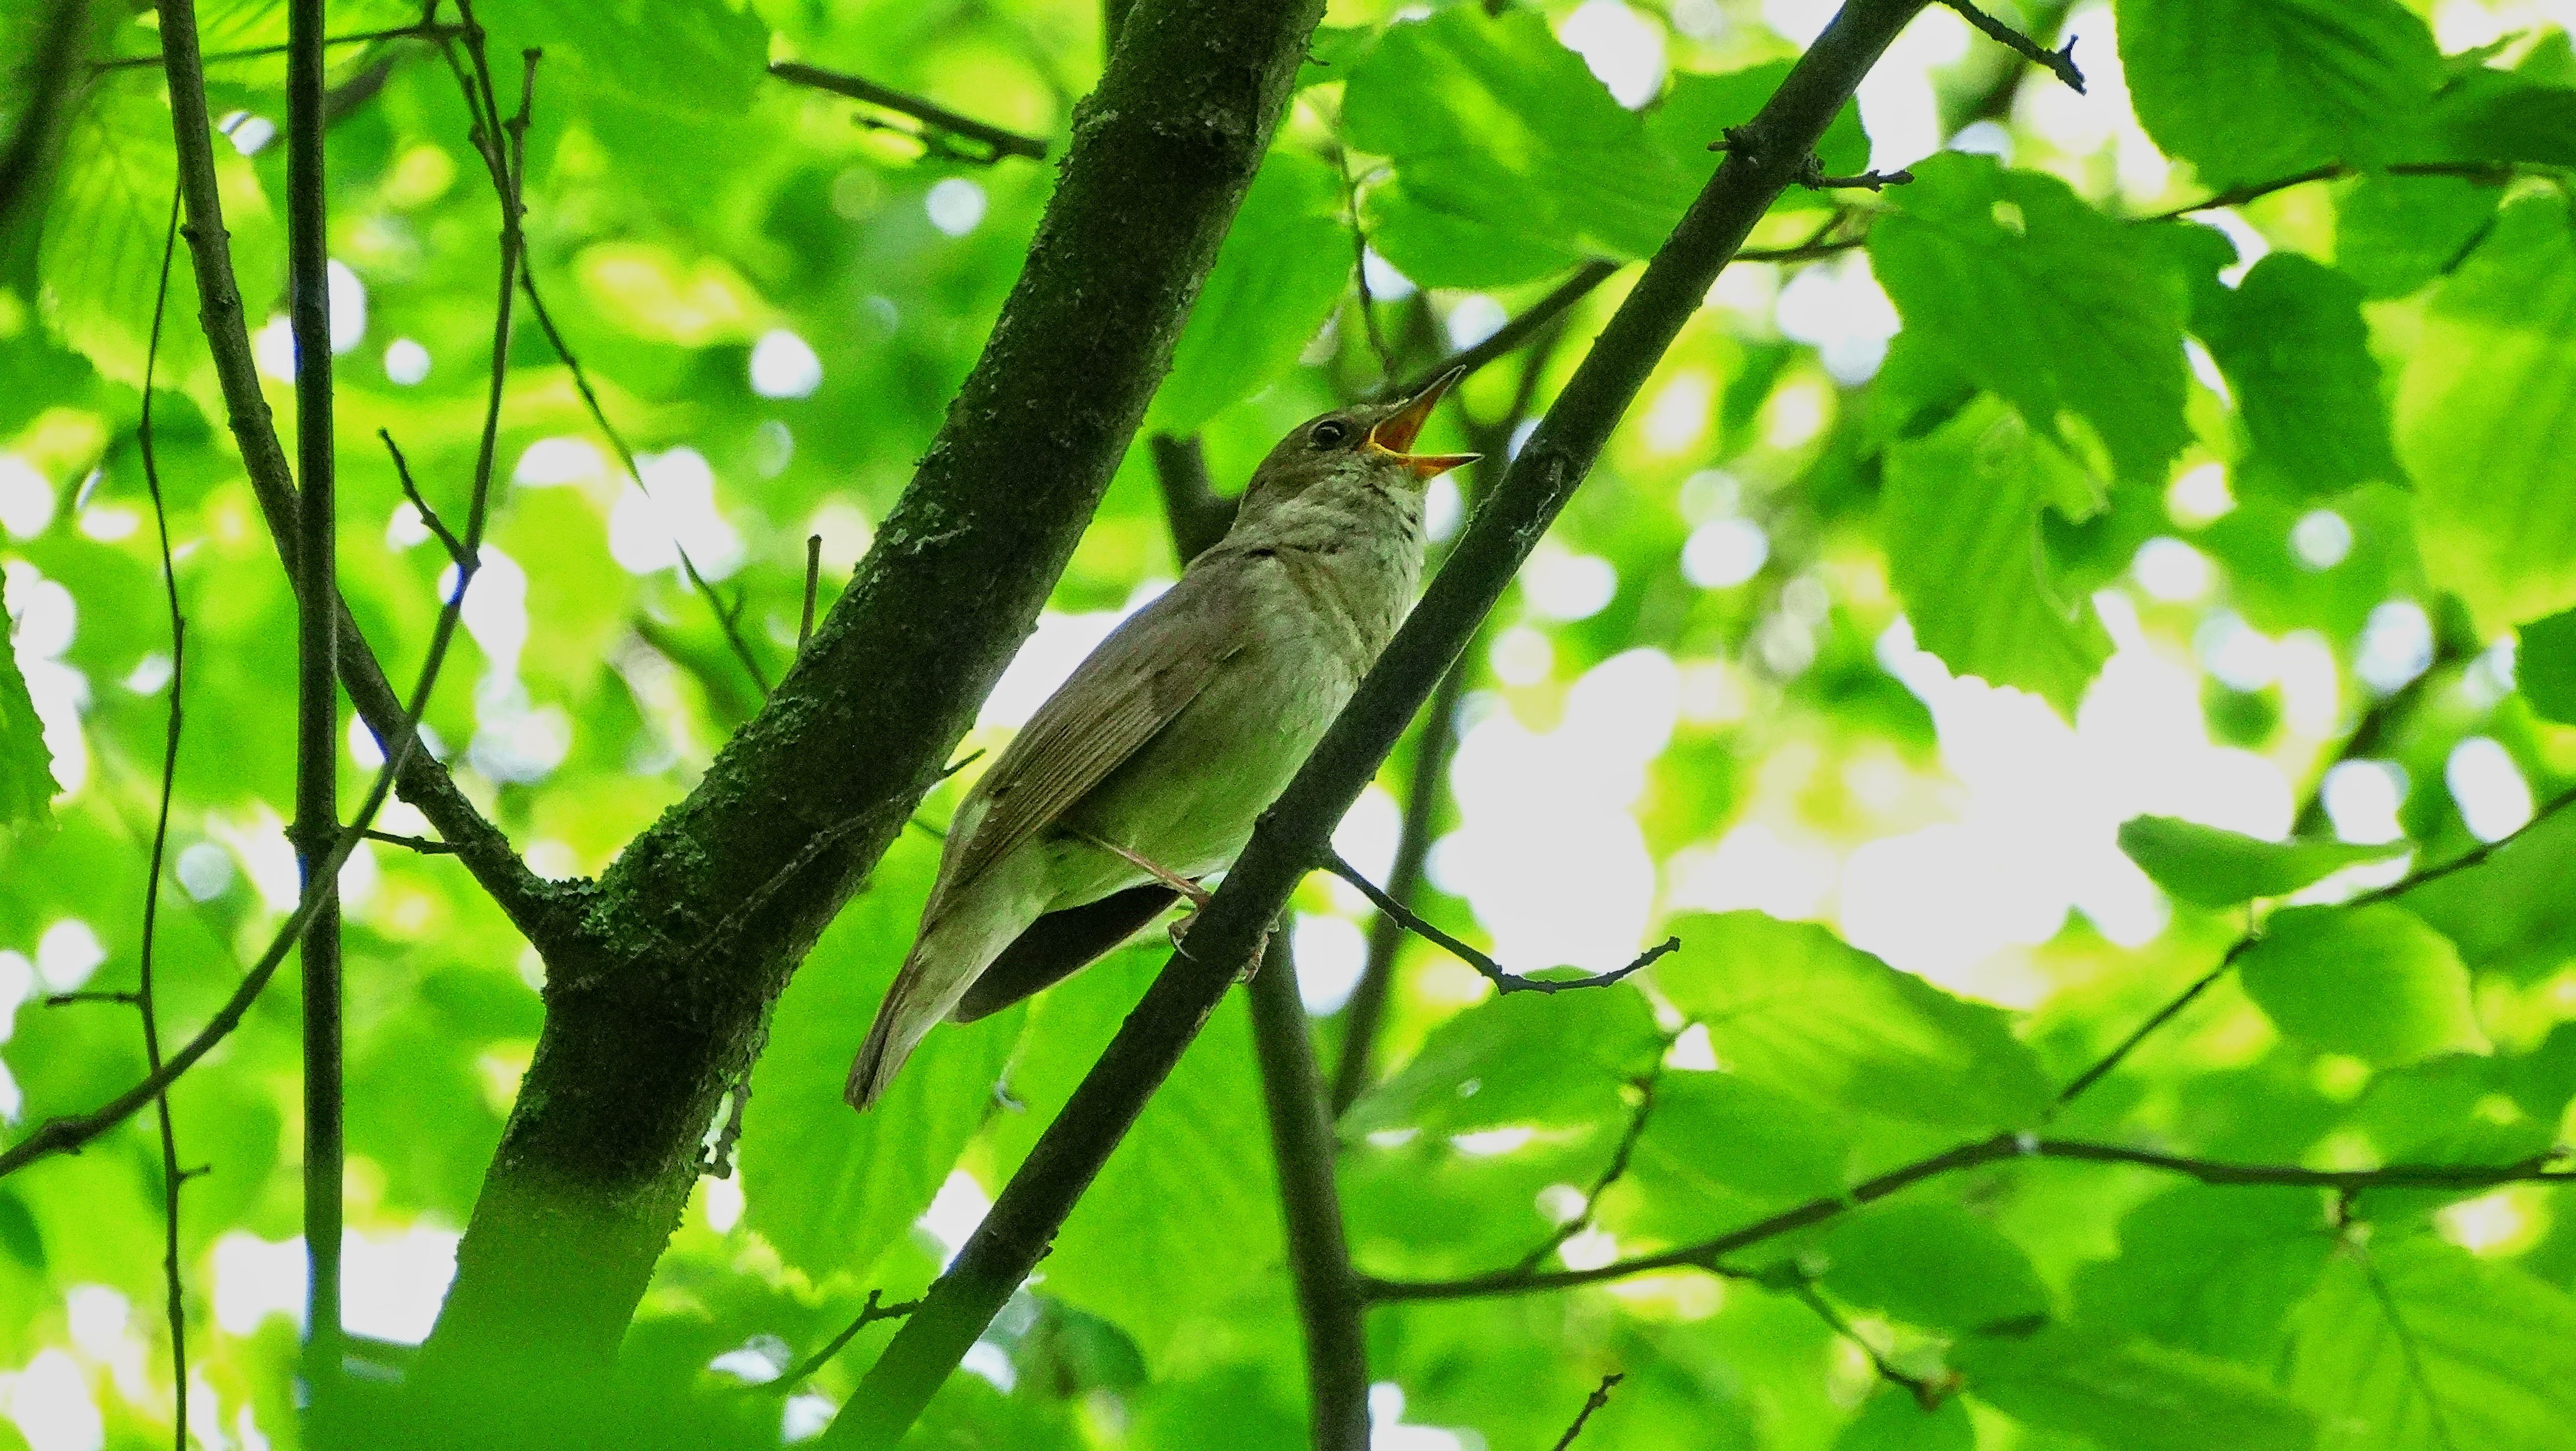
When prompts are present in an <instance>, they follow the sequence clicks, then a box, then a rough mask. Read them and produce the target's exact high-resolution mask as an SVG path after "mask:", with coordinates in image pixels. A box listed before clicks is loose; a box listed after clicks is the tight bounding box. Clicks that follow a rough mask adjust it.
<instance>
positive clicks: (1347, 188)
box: [1333, 146, 1395, 380]
mask: <svg viewBox="0 0 2576 1451" xmlns="http://www.w3.org/2000/svg"><path fill="white" fill-rule="evenodd" d="M1333 172H1334V174H1335V175H1337V176H1339V177H1340V178H1341V179H1342V206H1343V208H1344V209H1345V210H1347V211H1348V212H1349V214H1350V219H1351V277H1352V279H1353V282H1354V285H1355V286H1356V287H1357V289H1358V295H1359V309H1360V327H1361V329H1362V330H1363V331H1364V332H1366V333H1367V334H1368V345H1369V351H1370V352H1372V353H1375V354H1376V355H1377V375H1378V377H1379V378H1380V379H1381V380H1385V379H1391V378H1393V377H1394V376H1395V354H1394V353H1393V352H1392V351H1391V350H1389V349H1388V347H1387V345H1386V334H1385V332H1383V331H1382V330H1380V329H1379V327H1378V325H1377V296H1376V294H1375V293H1374V292H1373V291H1372V290H1371V289H1370V287H1369V277H1368V233H1367V232H1365V231H1362V230H1361V229H1360V189H1359V184H1358V183H1356V182H1354V181H1352V180H1351V158H1350V153H1349V152H1347V151H1344V150H1342V149H1341V148H1340V147H1338V146H1336V147H1334V148H1333Z"/></svg>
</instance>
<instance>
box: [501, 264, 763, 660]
mask: <svg viewBox="0 0 2576 1451" xmlns="http://www.w3.org/2000/svg"><path fill="white" fill-rule="evenodd" d="M519 289H520V290H521V291H522V292H525V293H526V294H527V295H528V306H529V309H530V310H531V311H533V312H535V313H536V315H537V325H538V326H539V327H542V328H544V329H545V332H546V340H547V341H548V342H550V343H552V344H554V349H555V354H556V356H558V357H560V358H562V359H563V360H564V366H565V367H566V368H567V369H569V370H570V371H571V373H572V383H573V387H574V389H575V390H576V391H578V392H579V393H580V394H581V401H582V403H583V405H584V406H586V407H587V408H588V409H589V410H590V419H591V422H593V423H596V424H598V425H599V431H600V432H601V433H603V434H606V435H607V436H608V442H609V444H610V446H611V447H613V448H615V449H616V450H617V457H618V458H619V460H620V461H622V462H623V463H624V464H625V465H626V473H627V476H628V477H629V478H632V479H633V480H635V487H636V488H637V489H638V490H640V491H642V493H643V494H644V496H645V497H646V498H647V499H650V498H651V497H652V495H653V491H652V488H651V486H649V485H647V484H646V483H645V482H644V468H643V465H641V464H639V463H638V462H636V459H635V450H634V449H632V448H629V447H628V446H627V444H626V437H625V435H624V434H621V433H619V432H618V431H617V426H616V425H615V424H612V423H610V422H609V421H608V410H607V409H605V408H603V407H601V406H600V402H599V393H598V391H597V390H596V389H594V388H592V387H591V386H590V374H589V372H588V371H587V370H586V369H584V368H583V367H582V365H581V359H580V358H579V357H577V356H575V355H574V353H573V350H572V346H571V345H570V344H569V343H566V342H565V341H564V335H563V332H562V330H561V329H559V328H557V327H556V326H555V319H554V314H553V313H551V312H549V311H547V310H546V300H545V298H544V297H542V296H540V295H539V294H538V292H537V278H536V274H535V273H534V272H526V273H522V274H521V275H520V277H519ZM671 552H672V553H673V554H675V555H678V556H679V560H680V572H681V573H682V574H683V575H686V576H687V577H688V581H689V587H690V588H691V589H693V590H696V591H697V592H698V594H699V595H701V596H702V597H704V598H705V600H706V602H707V609H708V611H709V612H710V613H712V614H713V615H714V616H715V617H716V628H717V629H719V630H722V631H723V632H724V638H725V644H726V646H727V647H728V648H730V649H731V650H732V651H733V657H734V658H735V659H736V660H739V661H741V662H742V668H743V672H744V673H745V674H747V675H749V676H750V677H751V680H752V683H753V684H754V685H757V686H759V687H760V693H761V695H762V696H764V697H766V696H767V695H768V694H769V692H770V689H771V686H770V683H769V672H767V671H765V670H763V669H761V668H760V661H759V659H758V658H757V657H755V656H754V655H753V654H752V653H751V646H750V644H749V643H748V642H746V641H745V640H744V639H743V637H742V631H741V630H739V629H737V628H735V625H734V621H733V617H732V616H731V615H730V614H728V613H726V611H725V607H724V604H723V602H722V601H720V600H718V599H717V598H716V591H715V586H713V585H711V584H709V583H707V578H706V576H705V575H703V574H700V573H699V572H698V564H697V561H696V560H694V559H691V558H690V557H689V547H688V546H687V545H685V544H683V543H681V542H680V539H679V536H678V535H676V534H675V535H673V536H672V538H671Z"/></svg>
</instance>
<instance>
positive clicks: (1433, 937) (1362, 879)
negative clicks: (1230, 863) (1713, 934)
mask: <svg viewBox="0 0 2576 1451" xmlns="http://www.w3.org/2000/svg"><path fill="white" fill-rule="evenodd" d="M1321 865H1322V867H1323V869H1324V870H1326V871H1328V872H1331V873H1332V874H1333V875H1334V876H1337V877H1339V878H1341V879H1342V880H1343V881H1346V882H1348V883H1350V884H1351V885H1352V886H1354V887H1357V888H1359V889H1360V891H1361V893H1362V894H1363V895H1365V896H1366V897H1367V898H1368V899H1369V900H1370V901H1371V902H1373V903H1375V904H1376V905H1377V909H1378V910H1379V911H1381V912H1383V913H1385V914H1386V915H1387V916H1389V917H1392V918H1394V919H1395V920H1396V921H1398V922H1400V923H1402V924H1404V929H1405V930H1406V931H1408V932H1411V933H1413V934H1414V935H1416V936H1418V937H1422V938H1425V939H1427V940H1429V941H1432V942H1436V943H1439V944H1440V945H1441V946H1442V947H1444V948H1447V949H1448V951H1449V955H1450V956H1452V957H1455V958H1457V959H1458V960H1459V961H1460V962H1463V963H1465V964H1467V965H1468V966H1469V967H1472V968H1474V969H1475V970H1476V971H1478V972H1480V973H1482V974H1484V977H1485V980H1486V981H1487V982H1490V983H1492V984H1493V985H1494V988H1495V990H1496V991H1498V992H1505V993H1567V992H1574V991H1576V990H1577V989H1580V988H1588V987H1608V986H1610V985H1611V984H1612V983H1614V982H1618V981H1620V980H1621V979H1623V978H1625V977H1627V976H1628V975H1629V974H1631V973H1634V972H1639V971H1642V970H1644V969H1645V968H1646V967H1647V966H1649V965H1650V964H1652V963H1653V962H1654V961H1655V960H1656V959H1657V958H1660V957H1663V956H1665V955H1666V954H1668V953H1673V952H1678V951H1680V950H1681V945H1682V940H1681V939H1680V938H1678V937H1667V938H1665V939H1664V940H1663V941H1661V942H1658V943H1656V944H1655V945H1654V946H1652V947H1649V948H1647V949H1646V950H1645V951H1643V952H1640V953H1638V954H1637V955H1636V957H1634V958H1632V959H1631V960H1629V962H1628V963H1627V964H1626V965H1624V966H1621V967H1614V968H1612V969H1610V970H1609V971H1608V972H1596V973H1591V974H1589V975H1587V976H1584V977H1523V976H1521V975H1520V974H1519V973H1516V972H1506V971H1504V970H1503V967H1502V964H1500V963H1498V962H1496V961H1494V960H1493V959H1492V958H1490V957H1487V956H1486V955H1485V954H1483V953H1481V952H1478V951H1477V950H1476V949H1475V948H1472V947H1470V946H1468V945H1467V944H1466V943H1464V942H1461V941H1459V940H1458V939H1457V938H1455V937H1452V936H1450V935H1449V934H1448V933H1446V932H1443V931H1441V930H1440V929H1439V928H1438V927H1435V926H1433V925H1432V924H1431V923H1429V922H1426V921H1424V920H1423V919H1422V918H1421V917H1419V916H1417V915H1415V913H1414V911H1413V909H1412V908H1410V907H1407V906H1405V905H1404V904H1403V903H1402V902H1399V901H1397V900H1395V899H1394V898H1393V897H1390V896H1388V895H1387V894H1386V893H1385V892H1383V891H1381V890H1379V888H1378V885H1377V883H1375V882H1372V881H1370V880H1369V879H1368V878H1367V877H1366V876H1365V875H1363V874H1362V873H1361V871H1360V869H1359V868H1357V867H1355V866H1352V865H1351V864H1350V863H1349V862H1346V861H1344V860H1342V856H1341V853H1339V852H1337V851H1334V850H1333V849H1332V848H1330V847H1326V848H1325V849H1324V852H1323V860H1322V862H1321Z"/></svg>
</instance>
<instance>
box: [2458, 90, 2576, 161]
mask: <svg viewBox="0 0 2576 1451" xmlns="http://www.w3.org/2000/svg"><path fill="white" fill-rule="evenodd" d="M2433 125H2434V128H2435V130H2436V131H2437V133H2438V134H2439V135H2440V137H2441V140H2442V149H2443V150H2444V151H2445V152H2446V153H2447V154H2448V155H2449V156H2451V157H2453V158H2455V159H2457V160H2461V161H2492V162H2537V163H2539V164H2541V165H2543V166H2576V90H2570V89H2568V88H2567V87H2565V86H2555V85H2546V84H2543V83H2540V82H2538V81H2535V80H2533V79H2532V78H2530V77H2528V76H2523V75H2516V74H2513V73H2511V72H2507V71H2499V70H2489V69H2486V68H2484V67H2480V68H2478V69H2476V70H2472V71H2469V72H2467V73H2466V74H2464V75H2461V76H2459V77H2458V78H2457V79H2455V80H2453V81H2452V82H2451V83H2450V84H2449V85H2448V86H2445V87H2444V88H2443V90H2442V96H2441V100H2440V102H2439V103H2438V104H2437V105H2436V106H2435V108H2434V112H2433Z"/></svg>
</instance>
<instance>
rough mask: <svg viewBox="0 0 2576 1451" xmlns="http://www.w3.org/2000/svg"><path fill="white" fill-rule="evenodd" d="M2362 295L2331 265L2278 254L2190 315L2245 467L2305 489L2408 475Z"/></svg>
mask: <svg viewBox="0 0 2576 1451" xmlns="http://www.w3.org/2000/svg"><path fill="white" fill-rule="evenodd" d="M2361 299H2362V291H2361V287H2360V284H2358V283H2356V282H2354V281H2353V280H2352V279H2351V278H2349V277H2346V276H2344V275H2343V274H2342V273H2340V272H2337V271H2335V270H2334V269H2333V268H2331V267H2325V266H2321V265H2319V264H2317V263H2315V262H2312V261H2309V260H2308V259H2307V258H2305V257H2302V256H2300V255H2299V254H2297V253H2295V252H2274V253H2272V254H2271V255H2269V256H2267V257H2265V258H2264V259H2263V260H2262V261H2260V262H2257V263H2255V264H2254V266H2253V269H2252V270H2251V271H2249V272H2247V273H2246V274H2245V280H2244V281H2243V282H2241V283H2239V284H2238V285H2237V287H2236V289H2235V290H2234V291H2232V292H2231V291H2228V290H2226V289H2224V288H2221V289H2219V290H2218V293H2217V296H2216V297H2215V298H2213V299H2212V305H2211V306H2209V307H2208V308H2206V309H2202V310H2199V311H2197V312H2195V314H2194V316H2193V319H2192V326H2193V330H2194V331H2195V332H2198V333H2199V334H2200V336H2201V339H2202V341H2204V342H2206V343H2208V344H2209V351H2210V356H2212V357H2214V358H2216V359H2217V360H2218V367H2219V370H2220V371H2221V372H2223V373H2225V374H2226V375H2227V381H2228V384H2229V386H2230V387H2231V388H2232V389H2233V390H2234V391H2235V394H2236V408H2237V413H2238V416H2240V417H2241V418H2243V419H2244V421H2245V431H2246V433H2247V434H2248V435H2249V436H2250V437H2251V439H2252V441H2253V453H2252V457H2251V459H2250V460H2249V462H2250V463H2251V464H2252V465H2253V466H2254V467H2256V468H2258V469H2261V470H2263V471H2265V472H2267V473H2269V474H2271V475H2273V476H2275V477H2278V478H2280V479H2281V480H2283V481H2284V482H2286V483H2287V484H2288V485H2289V486H2290V487H2291V488H2292V489H2293V490H2295V491H2297V492H2299V493H2304V494H2311V495H2322V494H2339V493H2342V492H2343V491H2344V490H2346V489H2349V488H2352V487H2353V486H2354V485H2356V484H2364V483H2369V482H2371V481H2372V480H2376V479H2385V480H2390V481H2397V480H2400V479H2402V475H2401V474H2400V473H2399V471H2398V468H2397V454H2396V451H2395V448H2394V446H2393V445H2391V444H2390V442H2389V439H2388V405H2387V404H2386V403H2385V402H2383V401H2382V400H2381V397H2380V388H2379V364H2378V363H2377V362H2375V361H2374V360H2373V359H2372V358H2371V356H2370V329H2369V327H2368V326H2367V325H2366V324H2364V323H2363V322H2362V320H2361Z"/></svg>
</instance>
